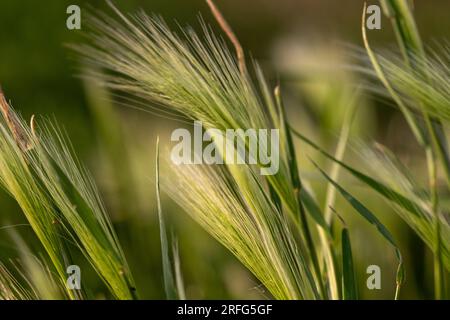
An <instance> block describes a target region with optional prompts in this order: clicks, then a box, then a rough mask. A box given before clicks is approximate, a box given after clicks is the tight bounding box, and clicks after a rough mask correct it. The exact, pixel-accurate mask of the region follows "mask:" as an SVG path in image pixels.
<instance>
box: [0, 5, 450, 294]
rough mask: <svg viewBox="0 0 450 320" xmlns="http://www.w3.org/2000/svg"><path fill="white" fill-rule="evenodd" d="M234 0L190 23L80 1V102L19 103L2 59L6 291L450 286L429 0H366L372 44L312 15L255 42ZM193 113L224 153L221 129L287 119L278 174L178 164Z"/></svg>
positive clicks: (72, 45)
mask: <svg viewBox="0 0 450 320" xmlns="http://www.w3.org/2000/svg"><path fill="white" fill-rule="evenodd" d="M217 2H218V3H217V4H216V3H215V2H213V1H212V0H207V1H205V2H200V3H198V6H199V7H200V8H202V12H203V14H202V17H201V18H200V19H199V20H196V19H192V21H193V22H191V24H192V25H193V27H186V26H184V25H183V24H181V23H180V24H176V23H172V22H171V21H170V22H166V21H169V17H166V16H158V15H152V14H150V13H147V12H146V11H143V10H142V11H140V12H138V13H128V12H127V11H126V9H125V8H122V6H120V5H118V4H115V3H113V2H110V1H107V2H106V5H105V6H102V7H101V8H89V9H88V8H86V10H85V9H84V7H83V11H82V12H83V28H82V30H79V31H76V32H78V33H79V34H78V35H77V36H72V35H71V36H70V37H68V39H64V41H63V42H64V43H65V46H64V50H65V52H67V55H69V56H70V57H71V59H70V60H69V59H67V61H69V62H67V63H69V64H71V65H72V67H71V68H68V67H67V65H65V66H64V68H65V70H66V71H67V72H70V74H71V76H72V75H76V76H77V77H76V78H71V80H70V83H71V84H74V85H75V86H77V89H73V88H71V89H70V90H69V89H68V91H67V92H71V94H69V95H68V96H67V98H65V97H64V96H61V95H62V92H58V90H57V89H58V86H57V85H55V89H56V90H55V95H57V96H60V98H59V99H58V100H59V101H60V102H62V103H64V100H66V106H64V105H62V106H60V108H64V107H66V108H67V109H66V110H59V111H56V112H51V111H50V112H48V110H47V109H46V108H45V107H42V108H40V107H39V106H37V105H38V104H42V103H45V99H38V101H39V103H37V102H36V104H37V105H36V106H33V105H31V106H28V107H24V108H25V109H24V110H25V112H22V110H23V109H22V105H21V104H22V103H24V102H27V101H28V102H30V99H21V97H20V96H18V97H16V96H15V95H14V92H15V91H20V90H15V89H13V90H11V92H12V93H10V92H9V90H8V88H9V85H8V82H7V81H6V80H4V79H2V78H1V77H2V73H1V72H0V83H1V84H2V86H3V88H4V89H3V90H0V111H1V116H0V185H1V187H2V193H1V195H0V208H1V211H0V299H6V300H10V299H11V300H14V299H19V300H21V299H127V300H128V299H186V298H187V299H213V298H216V299H281V300H287V299H296V300H297V299H299V300H303V299H306V300H329V299H333V300H359V299H448V298H449V294H450V288H449V286H450V283H449V282H448V280H449V277H448V272H449V271H450V201H449V200H450V198H449V197H450V192H449V190H450V189H449V188H450V154H449V152H448V137H449V131H448V124H449V121H450V47H449V46H448V43H446V40H445V38H444V39H438V40H437V41H436V40H435V41H429V39H430V38H432V35H431V36H430V33H432V32H433V31H434V30H435V29H436V28H434V27H430V26H427V28H425V29H426V34H427V36H426V37H423V36H422V33H421V27H422V26H421V25H420V24H419V23H418V21H420V20H419V19H417V20H416V15H419V16H420V10H424V11H425V10H431V9H430V7H427V6H426V5H424V6H422V4H419V3H416V4H413V1H407V0H380V1H379V2H375V1H374V2H373V4H378V5H379V6H380V7H381V8H382V14H383V20H382V29H381V30H368V29H367V27H366V20H367V11H366V8H367V4H365V3H363V2H357V1H354V2H352V6H354V9H355V10H354V11H355V12H356V13H357V16H355V17H353V18H354V19H355V21H356V23H357V24H356V25H354V32H355V34H357V35H358V38H357V39H359V40H358V41H356V40H355V41H352V40H349V39H345V40H344V41H340V42H339V43H336V41H327V40H326V39H325V40H321V41H319V40H317V39H315V35H314V32H312V31H302V30H300V31H295V32H291V33H286V32H285V33H284V35H283V36H279V37H278V38H274V39H275V40H272V41H271V45H270V46H271V48H270V49H267V48H258V45H256V46H253V49H254V50H255V49H256V50H261V52H264V50H266V53H261V52H259V51H258V52H256V53H254V52H249V51H248V50H247V48H246V47H245V44H246V43H247V41H242V42H241V40H240V37H239V36H238V35H239V34H240V29H239V28H236V27H235V26H234V25H233V24H232V22H233V19H228V18H227V15H226V14H225V13H224V11H223V12H222V11H221V10H220V9H219V6H221V5H222V3H221V2H220V3H219V1H217ZM254 2H255V3H256V2H257V1H256V0H255V1H254ZM430 2H434V1H430ZM133 3H134V2H133ZM133 3H131V4H129V5H130V6H131V7H132V5H133ZM261 3H264V4H266V2H265V1H262V0H261ZM289 4H290V1H286V3H285V4H284V5H285V6H286V7H289ZM371 4H372V3H371ZM266 5H268V4H266ZM439 5H440V2H439V1H436V4H435V6H434V7H433V10H438V11H439V10H445V9H443V8H442V9H440V8H439ZM442 5H443V6H444V8H445V7H446V8H448V5H447V6H446V5H445V4H442ZM118 7H119V8H118ZM238 7H239V6H237V7H235V8H234V10H237V8H238ZM313 7H314V5H313V4H309V7H308V8H313ZM205 9H208V10H209V11H208V10H205ZM0 11H1V8H0ZM352 12H353V11H352ZM278 14H281V13H278ZM343 14H344V13H343ZM421 17H423V16H421ZM0 18H1V16H0ZM352 21H353V20H352ZM316 23H317V22H316ZM194 24H195V25H194ZM445 27H446V26H445V22H444V21H443V25H442V28H444V29H445ZM447 27H448V25H447ZM261 28H262V27H261ZM272 31H273V30H272ZM247 32H248V30H247ZM299 34H300V35H303V37H304V38H306V39H312V40H310V41H309V40H308V41H305V40H303V41H298V39H297V37H298V35H299ZM256 35H257V36H258V37H262V36H263V35H262V34H261V33H260V32H257V31H255V36H256ZM268 36H269V35H268ZM437 36H440V37H441V36H443V37H445V36H446V34H445V32H444V33H443V34H438V35H437ZM317 38H319V37H318V36H317ZM386 39H389V40H388V41H390V44H389V42H388V41H386ZM66 40H67V41H66ZM249 43H252V41H249ZM61 45H62V43H61ZM259 45H261V44H259ZM1 49H2V47H0V51H1ZM7 49H8V47H7V46H5V51H6V52H8V51H7ZM267 52H269V53H267ZM259 57H262V58H261V59H258V58H259ZM264 57H265V58H264ZM268 57H270V58H268ZM0 60H1V59H0ZM25 63H26V62H25ZM0 65H1V63H0ZM54 67H55V65H54ZM68 69H71V70H68ZM4 70H10V69H7V68H5V69H4ZM10 72H11V71H4V77H5V79H8V73H10ZM29 76H30V77H32V76H33V75H32V74H31V75H29ZM55 81H57V80H55ZM12 87H13V88H14V86H12ZM78 91H81V92H82V94H83V97H84V100H83V103H82V104H83V106H84V107H85V109H83V111H81V112H80V111H78V112H75V111H74V112H72V111H71V110H72V109H70V108H75V109H76V110H79V109H77V106H76V104H77V101H78V100H77V99H79V98H74V96H76V94H77V92H78ZM63 92H66V91H64V90H63ZM38 97H39V96H38ZM50 101H53V103H54V102H55V101H57V100H50ZM69 106H70V108H69ZM46 110H47V111H46ZM50 110H52V109H51V108H50ZM55 110H57V109H55ZM52 113H53V115H52V116H51V115H50V114H52ZM194 121H200V122H201V123H202V124H203V126H204V128H205V129H218V130H217V131H216V133H215V134H214V135H213V136H212V137H211V140H210V141H213V142H214V143H215V147H216V150H217V151H216V154H215V156H216V158H217V157H218V158H220V159H222V160H223V159H224V158H225V155H226V153H227V151H228V150H225V146H229V141H227V137H225V136H224V135H222V134H221V133H220V132H221V131H225V130H229V129H234V130H237V131H236V132H238V134H237V139H238V142H242V144H241V147H242V148H243V149H244V150H245V151H246V152H247V153H248V152H250V151H251V150H250V149H251V147H250V142H249V141H248V140H247V139H248V137H246V135H245V133H244V130H247V129H278V130H279V131H278V133H279V154H278V159H279V168H278V171H277V172H276V173H275V174H273V175H261V174H260V172H261V168H264V166H265V164H266V163H265V162H264V157H263V156H261V153H260V155H259V157H257V159H256V162H255V163H250V164H248V163H247V164H225V165H208V164H196V165H176V164H174V163H173V161H171V156H170V154H171V148H172V147H173V142H171V138H170V136H171V133H172V132H173V130H174V129H177V128H186V129H188V130H190V131H192V130H193V123H194ZM239 129H243V130H241V131H239ZM220 130H221V131H220ZM72 136H75V137H77V139H75V140H74V142H71V140H73V139H72ZM221 142H222V143H221ZM224 142H225V143H224ZM227 143H228V144H227ZM259 147H260V148H262V149H264V150H266V151H267V149H270V147H271V145H270V143H269V142H265V141H261V138H260V140H259ZM232 148H233V150H234V149H235V148H236V149H238V148H239V146H238V145H236V146H235V145H234V143H233V144H232ZM69 266H77V267H78V268H79V270H81V278H80V283H79V284H80V285H81V287H80V288H77V289H74V288H73V287H70V285H69V281H68V278H70V276H71V273H70V272H68V267H69ZM69 269H70V268H69ZM371 270H372V271H371ZM373 270H378V271H379V284H377V285H375V288H374V287H373V283H374V282H373V281H374V280H373V279H374V278H373ZM375 276H377V274H375ZM375 282H377V281H375Z"/></svg>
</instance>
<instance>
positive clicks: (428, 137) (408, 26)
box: [363, 0, 450, 299]
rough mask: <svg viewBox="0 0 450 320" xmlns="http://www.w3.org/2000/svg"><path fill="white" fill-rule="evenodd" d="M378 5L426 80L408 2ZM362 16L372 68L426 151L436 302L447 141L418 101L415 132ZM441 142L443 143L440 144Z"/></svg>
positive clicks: (410, 64)
mask: <svg viewBox="0 0 450 320" xmlns="http://www.w3.org/2000/svg"><path fill="white" fill-rule="evenodd" d="M381 4H382V5H383V8H384V9H385V12H386V14H387V15H388V17H390V18H391V20H392V22H393V26H394V30H395V33H396V36H397V39H398V43H399V45H400V48H401V50H402V54H403V56H404V60H405V64H406V65H405V67H406V68H407V69H408V70H411V69H412V68H418V70H419V71H418V72H419V73H421V74H423V75H424V76H425V77H427V78H428V72H427V70H426V57H425V51H424V48H423V45H422V41H421V39H420V35H419V32H418V29H417V26H416V23H415V20H414V17H413V14H412V11H411V8H410V4H409V2H407V1H402V0H382V1H381ZM365 12H366V5H365V7H364V12H363V39H364V43H365V46H366V49H367V51H368V53H369V56H370V59H371V62H372V65H373V66H374V67H375V69H376V72H377V75H378V76H379V77H380V79H381V80H382V82H383V83H384V85H385V86H386V88H387V89H388V90H389V92H390V94H391V95H392V97H393V98H394V100H395V101H396V102H397V104H398V105H399V107H400V108H401V110H402V112H403V113H404V114H405V117H406V119H407V121H408V123H409V124H410V126H411V128H412V130H413V132H414V133H415V135H416V138H418V142H419V143H420V144H421V145H422V146H423V148H424V150H425V155H426V160H427V167H428V176H429V188H430V193H431V201H432V210H433V214H434V216H435V218H434V220H435V237H436V239H435V242H436V243H435V246H434V248H433V251H434V256H435V294H436V297H437V298H439V299H440V298H441V297H442V295H443V292H444V282H443V281H444V280H443V265H442V257H441V236H440V233H441V231H440V228H441V227H440V220H441V218H440V209H439V197H438V190H437V181H436V180H437V159H438V157H439V159H440V160H441V163H442V167H443V168H444V172H445V173H446V178H447V183H449V185H450V170H449V169H450V167H449V159H448V156H447V151H446V148H447V146H446V144H447V143H446V140H445V138H444V137H443V136H441V137H440V136H439V134H438V130H439V129H440V128H441V126H442V124H441V122H440V120H439V119H432V118H431V116H430V114H429V113H428V112H427V108H426V106H425V102H424V101H422V100H418V101H417V103H418V105H419V106H420V111H421V113H422V115H423V119H424V122H425V125H426V133H425V135H422V134H420V133H419V132H418V131H419V129H418V125H417V122H416V121H415V120H414V119H413V117H412V116H411V113H410V111H409V110H408V109H407V108H406V107H405V105H404V103H403V101H402V99H401V98H400V97H399V96H398V94H397V93H395V92H394V90H393V89H392V86H391V85H390V84H389V82H388V80H387V79H386V77H385V75H384V73H383V71H382V69H381V66H380V64H379V62H378V60H377V58H376V56H375V54H374V53H373V52H372V51H371V49H370V47H369V45H368V40H367V35H366V29H365ZM442 139H444V141H441V140H442Z"/></svg>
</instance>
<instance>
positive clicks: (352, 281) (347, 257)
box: [341, 228, 358, 300]
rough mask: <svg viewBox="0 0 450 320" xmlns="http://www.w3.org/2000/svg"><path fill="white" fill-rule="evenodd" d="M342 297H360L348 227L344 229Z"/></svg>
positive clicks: (351, 298) (345, 298)
mask: <svg viewBox="0 0 450 320" xmlns="http://www.w3.org/2000/svg"><path fill="white" fill-rule="evenodd" d="M341 236H342V239H341V242H342V243H341V244H342V298H343V299H344V300H357V299H358V286H357V283H356V275H355V268H354V266H353V254H352V246H351V243H350V235H349V232H348V229H347V228H344V229H342V234H341Z"/></svg>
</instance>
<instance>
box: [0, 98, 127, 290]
mask: <svg viewBox="0 0 450 320" xmlns="http://www.w3.org/2000/svg"><path fill="white" fill-rule="evenodd" d="M0 106H1V111H2V117H1V119H0V146H1V150H2V152H1V153H0V184H1V185H2V187H3V188H4V189H5V190H6V191H8V193H9V194H10V195H11V196H12V197H13V198H14V199H15V200H16V201H17V202H18V204H19V205H20V207H21V208H22V210H23V212H24V213H25V216H26V218H27V220H28V221H29V223H30V225H31V227H32V228H33V230H34V232H35V233H36V235H37V236H38V238H39V240H40V241H41V242H42V244H43V246H44V248H45V249H46V251H47V253H48V254H49V256H50V258H51V261H52V263H53V265H54V266H55V269H56V270H57V273H58V275H59V277H60V281H62V283H64V284H65V281H66V278H67V274H66V268H67V266H69V265H71V264H76V263H75V262H74V261H72V260H71V258H70V254H69V251H68V249H67V247H68V244H70V242H73V243H75V244H76V245H77V246H78V248H79V249H80V250H81V252H82V253H83V254H84V255H85V256H86V258H87V260H88V261H89V262H90V263H91V264H92V266H93V268H94V269H95V270H96V271H97V272H98V274H99V276H100V277H101V278H102V279H103V280H104V282H105V284H106V285H107V286H108V288H109V289H110V291H111V293H112V294H113V295H114V296H115V297H116V298H120V299H131V298H133V297H134V295H135V292H134V284H133V280H132V277H131V274H130V272H129V270H128V266H127V263H126V261H125V257H124V255H123V253H122V250H121V248H120V245H119V243H118V241H117V238H116V236H115V233H114V230H113V228H112V225H111V222H110V220H109V217H108V215H107V213H106V211H105V209H104V207H103V204H102V202H101V200H100V198H99V195H98V192H97V189H96V187H95V185H94V183H93V182H92V179H91V178H90V176H89V175H88V174H87V172H86V171H85V169H84V168H83V167H82V166H81V165H80V164H79V162H78V160H76V158H74V156H73V153H72V152H71V149H70V147H69V146H68V145H67V144H66V142H65V139H64V137H63V135H62V134H61V131H60V130H59V129H58V128H57V127H56V126H55V125H53V124H52V123H50V122H48V121H43V123H42V130H40V131H38V130H36V128H35V125H34V121H32V123H31V127H29V126H28V125H27V124H25V123H24V121H22V120H21V119H20V118H19V116H18V115H17V114H16V113H15V112H14V111H13V110H12V108H11V107H10V106H9V104H8V103H7V102H6V100H5V98H4V96H3V94H2V95H1V96H0ZM67 238H69V240H70V241H69V242H68V241H67V240H66V239H67ZM67 291H68V294H69V296H71V297H72V298H75V297H76V291H74V290H67Z"/></svg>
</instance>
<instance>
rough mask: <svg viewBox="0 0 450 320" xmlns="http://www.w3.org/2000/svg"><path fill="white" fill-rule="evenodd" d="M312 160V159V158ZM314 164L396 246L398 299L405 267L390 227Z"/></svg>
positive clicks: (396, 291)
mask: <svg viewBox="0 0 450 320" xmlns="http://www.w3.org/2000/svg"><path fill="white" fill-rule="evenodd" d="M311 161H312V160H311ZM312 163H313V164H314V166H315V167H316V168H317V169H318V170H319V171H320V173H321V174H322V175H323V176H324V177H325V178H326V179H327V180H328V181H329V182H330V183H331V184H333V186H334V187H335V188H336V189H337V190H338V191H339V193H340V194H341V195H342V196H343V197H344V199H345V200H347V201H348V203H349V204H350V205H351V206H352V207H353V208H354V209H355V210H356V211H357V212H358V213H359V214H360V215H361V216H362V217H363V218H364V219H366V220H367V221H368V222H369V223H371V224H373V225H374V226H375V227H376V228H377V230H378V232H379V233H380V234H381V235H382V236H383V237H384V238H385V239H386V240H387V241H388V242H389V243H390V244H391V245H392V246H393V247H394V249H395V254H396V256H397V259H398V268H397V275H396V290H395V299H398V296H399V293H400V288H401V285H402V284H403V280H404V273H405V272H404V268H403V258H402V254H401V252H400V249H399V248H398V246H397V244H396V243H395V240H394V238H393V237H392V235H391V233H390V232H389V231H388V229H387V228H386V227H385V226H384V225H383V224H382V223H381V222H380V221H379V220H378V218H377V217H376V216H375V215H374V214H373V213H372V212H371V211H370V210H369V209H368V208H367V207H366V206H364V205H363V204H362V203H361V202H360V201H359V200H357V199H356V198H354V197H353V196H352V195H351V194H350V193H348V192H347V191H346V190H345V189H344V188H342V187H341V186H340V185H339V184H337V183H336V182H335V181H334V180H332V179H331V178H330V177H329V176H328V175H327V174H326V173H325V171H323V170H322V169H321V168H320V167H319V166H318V165H317V164H316V163H315V162H314V161H312Z"/></svg>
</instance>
